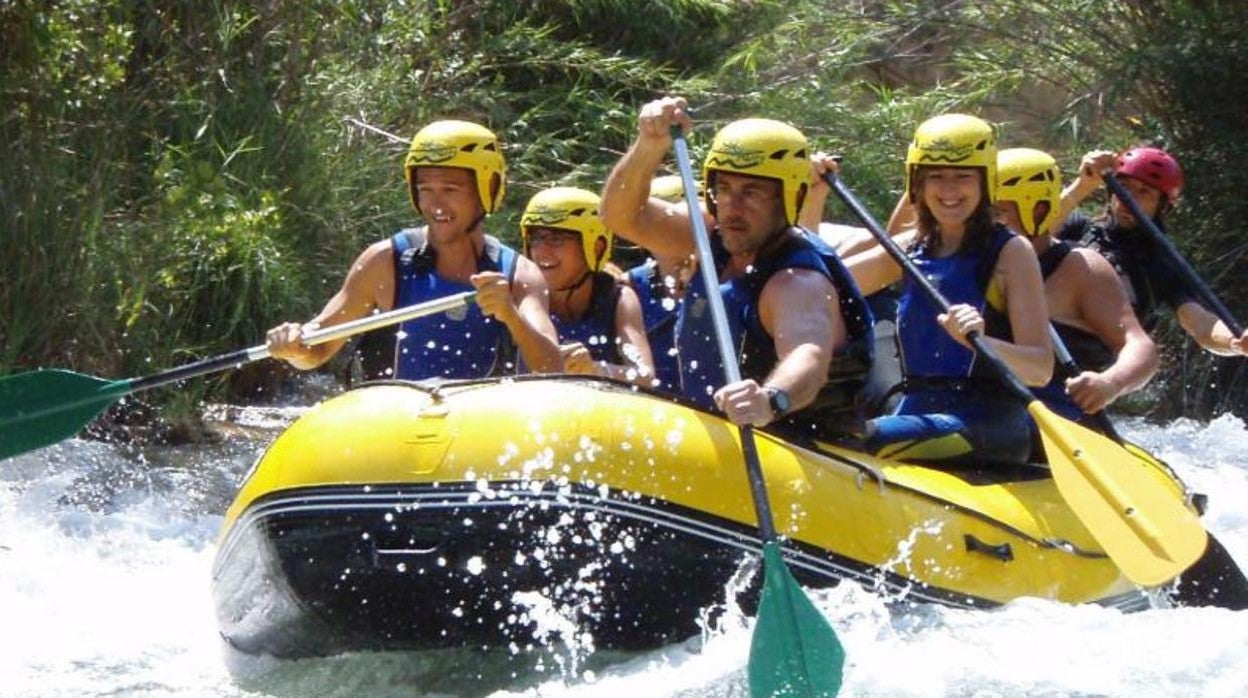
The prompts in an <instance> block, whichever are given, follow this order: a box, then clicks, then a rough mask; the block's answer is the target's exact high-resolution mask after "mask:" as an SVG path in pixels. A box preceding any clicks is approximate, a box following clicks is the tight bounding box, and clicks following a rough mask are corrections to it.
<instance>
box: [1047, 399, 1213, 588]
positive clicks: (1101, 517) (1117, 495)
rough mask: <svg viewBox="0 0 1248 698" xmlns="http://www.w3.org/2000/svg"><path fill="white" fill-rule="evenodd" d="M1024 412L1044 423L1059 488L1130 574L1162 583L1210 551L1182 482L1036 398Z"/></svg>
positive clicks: (1107, 551)
mask: <svg viewBox="0 0 1248 698" xmlns="http://www.w3.org/2000/svg"><path fill="white" fill-rule="evenodd" d="M1027 411H1028V412H1030V413H1031V416H1032V418H1033V419H1035V420H1036V425H1037V426H1038V427H1039V428H1040V436H1041V438H1042V439H1043V441H1044V451H1045V453H1046V454H1047V455H1048V458H1049V467H1050V468H1051V469H1052V471H1053V480H1054V482H1056V483H1057V490H1058V492H1060V493H1061V495H1062V498H1063V499H1064V500H1066V503H1067V504H1069V505H1070V508H1071V510H1072V511H1073V512H1075V515H1076V516H1078V517H1079V520H1080V521H1082V522H1083V525H1084V526H1086V527H1087V529H1088V531H1089V532H1091V534H1092V537H1093V538H1095V539H1096V541H1097V542H1098V543H1100V544H1101V547H1102V548H1104V549H1105V554H1106V555H1109V558H1110V559H1111V560H1113V561H1114V564H1116V565H1118V568H1119V569H1121V570H1122V571H1123V573H1124V574H1126V575H1127V577H1128V578H1129V579H1130V580H1131V581H1133V582H1135V583H1136V584H1139V585H1141V586H1157V585H1159V584H1163V583H1165V582H1168V581H1170V580H1171V579H1174V578H1175V577H1177V576H1178V575H1179V574H1180V573H1182V572H1183V571H1184V570H1186V569H1187V568H1188V567H1190V566H1191V565H1192V563H1194V562H1196V560H1197V559H1199V558H1200V556H1201V555H1202V554H1203V553H1204V552H1205V546H1206V545H1207V544H1208V538H1209V536H1208V534H1207V533H1205V529H1204V526H1202V525H1201V523H1200V518H1199V517H1197V516H1196V513H1195V512H1193V511H1192V510H1191V509H1189V508H1188V507H1187V504H1186V502H1184V500H1183V494H1182V491H1181V490H1180V489H1179V487H1178V485H1177V484H1174V483H1172V482H1170V481H1168V480H1163V479H1159V478H1158V477H1157V474H1156V473H1157V471H1156V470H1155V469H1153V468H1150V467H1149V466H1148V465H1147V464H1146V463H1145V462H1144V461H1141V460H1140V459H1137V458H1136V457H1135V456H1133V455H1131V453H1130V452H1129V451H1127V450H1126V449H1125V448H1123V447H1122V445H1121V444H1119V443H1117V442H1115V441H1113V440H1111V439H1109V438H1106V437H1105V436H1102V435H1101V434H1098V433H1096V432H1094V431H1092V430H1091V429H1087V428H1085V427H1083V426H1080V425H1079V424H1076V423H1074V422H1072V421H1070V420H1067V419H1064V418H1062V417H1059V416H1058V415H1056V414H1054V413H1052V412H1050V411H1049V409H1048V408H1047V407H1045V406H1044V404H1043V403H1041V402H1040V401H1039V400H1033V401H1032V402H1031V403H1030V404H1028V405H1027Z"/></svg>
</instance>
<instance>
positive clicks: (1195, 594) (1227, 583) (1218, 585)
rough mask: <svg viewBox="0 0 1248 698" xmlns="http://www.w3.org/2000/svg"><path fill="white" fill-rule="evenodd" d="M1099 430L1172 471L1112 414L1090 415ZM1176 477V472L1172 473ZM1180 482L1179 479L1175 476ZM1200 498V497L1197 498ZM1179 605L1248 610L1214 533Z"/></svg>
mask: <svg viewBox="0 0 1248 698" xmlns="http://www.w3.org/2000/svg"><path fill="white" fill-rule="evenodd" d="M1049 338H1050V339H1052V340H1053V352H1054V353H1055V354H1056V355H1057V360H1058V362H1059V363H1060V364H1061V367H1062V370H1063V371H1064V372H1065V373H1066V374H1067V375H1068V376H1070V377H1074V376H1077V375H1079V364H1077V363H1075V359H1074V357H1073V356H1071V355H1070V350H1068V349H1067V348H1066V344H1065V343H1064V342H1062V338H1061V337H1060V336H1058V334H1057V330H1056V329H1054V327H1053V326H1052V325H1049ZM1091 416H1092V418H1093V419H1095V420H1096V426H1097V427H1098V428H1100V429H1101V431H1102V432H1104V434H1105V435H1106V436H1108V437H1109V438H1111V439H1113V440H1114V441H1117V442H1118V443H1120V444H1122V446H1123V448H1126V449H1128V450H1130V451H1134V452H1136V453H1137V454H1138V455H1139V457H1141V458H1146V459H1148V460H1150V461H1155V462H1156V463H1157V465H1158V466H1159V467H1163V468H1165V469H1166V470H1170V466H1168V465H1166V464H1165V463H1163V462H1162V461H1160V460H1157V459H1156V458H1154V457H1153V456H1152V455H1151V454H1149V453H1147V452H1146V451H1144V450H1143V449H1141V448H1139V447H1138V446H1135V445H1134V444H1131V443H1129V442H1127V441H1126V440H1125V439H1123V438H1122V436H1121V435H1120V434H1119V433H1118V430H1117V429H1116V428H1114V423H1113V422H1112V421H1110V419H1109V413H1108V412H1106V411H1105V410H1101V411H1100V412H1097V413H1096V414H1094V415H1091ZM1170 472H1171V475H1174V472H1173V471H1170ZM1175 477H1176V478H1177V476H1175ZM1197 496H1200V495H1197ZM1172 598H1173V599H1174V600H1175V601H1176V602H1178V603H1180V604H1182V605H1184V606H1217V607H1219V608H1228V609H1231V610H1233V611H1241V610H1244V609H1245V608H1248V577H1245V576H1244V572H1243V570H1241V569H1240V568H1239V565H1238V564H1237V563H1236V562H1235V558H1233V557H1231V554H1230V553H1229V552H1227V550H1226V548H1225V547H1224V546H1223V545H1222V543H1221V542H1220V541H1219V540H1218V539H1217V537H1216V536H1214V535H1213V534H1212V533H1210V534H1209V544H1208V547H1206V548H1205V552H1204V554H1203V555H1201V556H1200V559H1198V560H1197V561H1196V562H1195V563H1194V564H1193V565H1192V566H1191V567H1188V568H1187V569H1186V570H1184V571H1183V575H1182V576H1181V577H1180V581H1179V585H1178V587H1177V588H1176V589H1175V590H1174V593H1173V597H1172Z"/></svg>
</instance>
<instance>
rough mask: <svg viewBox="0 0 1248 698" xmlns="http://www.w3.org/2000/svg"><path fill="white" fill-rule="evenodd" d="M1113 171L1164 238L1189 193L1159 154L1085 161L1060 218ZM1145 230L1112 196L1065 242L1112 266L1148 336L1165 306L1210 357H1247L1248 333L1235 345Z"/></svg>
mask: <svg viewBox="0 0 1248 698" xmlns="http://www.w3.org/2000/svg"><path fill="white" fill-rule="evenodd" d="M1107 171H1112V172H1114V174H1115V175H1116V176H1117V177H1118V178H1119V180H1121V183H1122V185H1123V186H1124V187H1125V188H1126V190H1127V192H1128V193H1130V194H1131V196H1132V198H1134V199H1135V201H1136V203H1138V204H1139V205H1140V208H1141V209H1142V210H1143V212H1144V213H1145V214H1146V215H1148V216H1149V217H1150V218H1151V219H1152V220H1153V222H1154V223H1156V224H1157V226H1158V228H1160V229H1162V230H1165V217H1166V215H1167V214H1168V213H1169V212H1170V210H1171V209H1173V208H1174V206H1175V205H1176V204H1177V203H1178V200H1179V196H1180V195H1181V194H1182V192H1183V170H1182V169H1181V168H1180V167H1179V163H1178V161H1177V160H1175V159H1174V157H1173V156H1171V155H1170V154H1169V153H1167V152H1166V151H1164V150H1161V149H1159V148H1149V147H1137V148H1131V149H1130V150H1127V151H1125V152H1123V153H1122V154H1121V155H1115V154H1114V153H1111V152H1107V151H1101V150H1098V151H1092V152H1090V153H1088V154H1086V155H1084V157H1083V160H1082V162H1081V163H1080V165H1079V177H1078V178H1077V179H1076V180H1075V181H1074V182H1072V183H1071V184H1070V186H1068V187H1066V189H1065V190H1063V191H1062V209H1061V212H1062V213H1063V214H1065V213H1067V212H1070V211H1074V209H1075V208H1076V207H1077V206H1078V205H1079V204H1080V203H1081V202H1082V201H1083V200H1084V199H1086V198H1087V197H1088V196H1089V195H1090V194H1092V192H1094V191H1096V190H1097V188H1099V187H1100V186H1101V185H1102V184H1104V179H1103V178H1102V173H1104V172H1107ZM1059 220H1060V219H1059ZM1142 226H1143V223H1141V222H1140V221H1137V220H1136V219H1135V216H1134V215H1132V213H1131V211H1130V209H1129V208H1128V206H1127V205H1126V204H1125V203H1124V202H1122V201H1120V200H1119V199H1118V197H1117V196H1113V195H1111V196H1110V198H1109V205H1108V206H1107V207H1106V209H1105V212H1104V213H1103V214H1102V215H1100V216H1098V217H1096V218H1088V217H1087V216H1084V215H1083V214H1080V213H1074V214H1072V215H1071V216H1070V218H1069V219H1067V220H1066V223H1065V225H1064V226H1063V227H1062V229H1061V231H1060V234H1059V237H1060V238H1061V239H1063V240H1069V241H1071V242H1074V243H1075V244H1077V245H1080V246H1083V247H1090V248H1092V249H1094V250H1096V251H1097V252H1100V253H1101V254H1102V255H1104V256H1105V258H1106V259H1107V260H1109V262H1110V264H1112V265H1113V266H1114V269H1115V271H1117V272H1118V275H1119V277H1121V279H1122V282H1123V284H1124V286H1125V288H1126V290H1127V294H1128V295H1129V296H1130V298H1131V304H1132V306H1134V308H1135V314H1136V316H1137V317H1138V318H1139V320H1140V323H1141V324H1142V325H1143V326H1144V328H1145V329H1146V330H1148V331H1150V332H1151V331H1152V329H1153V328H1154V327H1155V326H1156V324H1157V320H1158V319H1159V317H1160V316H1159V311H1160V306H1161V305H1163V304H1164V305H1168V306H1170V308H1171V309H1172V310H1174V314H1175V318H1176V319H1178V321H1179V326H1181V327H1182V328H1183V331H1184V332H1186V333H1187V334H1188V336H1190V337H1191V338H1192V339H1194V340H1196V342H1197V343H1198V344H1199V345H1200V346H1202V347H1204V348H1205V350H1207V351H1209V352H1212V353H1214V354H1220V355H1223V356H1243V355H1246V354H1248V332H1245V333H1243V334H1241V335H1239V336H1238V337H1236V336H1235V334H1234V333H1233V332H1231V330H1230V329H1229V328H1228V327H1227V326H1226V324H1225V323H1223V322H1222V321H1221V320H1219V319H1218V317H1217V316H1216V315H1215V314H1214V313H1213V312H1211V311H1210V310H1209V309H1208V308H1206V307H1205V306H1204V305H1203V304H1201V303H1200V301H1198V300H1197V298H1198V295H1197V294H1196V293H1195V292H1194V291H1193V290H1192V289H1191V288H1189V286H1188V284H1187V283H1186V282H1185V281H1184V279H1183V277H1182V276H1181V275H1180V274H1178V273H1177V272H1176V271H1175V270H1174V269H1172V268H1171V267H1170V266H1168V264H1167V263H1166V258H1165V256H1164V255H1163V253H1162V252H1161V250H1159V249H1158V245H1157V244H1156V243H1154V242H1153V241H1152V240H1151V239H1150V238H1149V237H1148V236H1147V235H1145V234H1144V231H1143V230H1141V228H1142Z"/></svg>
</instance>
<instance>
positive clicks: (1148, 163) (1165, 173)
mask: <svg viewBox="0 0 1248 698" xmlns="http://www.w3.org/2000/svg"><path fill="white" fill-rule="evenodd" d="M1118 174H1120V175H1123V176H1125V177H1131V178H1133V179H1138V180H1140V181H1141V182H1143V183H1145V184H1147V185H1149V186H1151V187H1153V188H1155V189H1157V190H1158V191H1160V192H1161V193H1162V194H1165V195H1166V199H1168V200H1169V201H1170V203H1174V202H1175V201H1176V200H1178V198H1179V194H1181V193H1183V170H1182V169H1180V168H1179V162H1178V161H1177V160H1175V159H1174V158H1173V157H1171V156H1170V154H1169V153H1167V152H1166V151H1164V150H1161V149H1160V148H1132V149H1131V150H1128V151H1127V152H1125V153H1123V154H1122V155H1119V156H1118Z"/></svg>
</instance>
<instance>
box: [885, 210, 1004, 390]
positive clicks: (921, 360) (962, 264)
mask: <svg viewBox="0 0 1248 698" xmlns="http://www.w3.org/2000/svg"><path fill="white" fill-rule="evenodd" d="M1013 237H1015V236H1014V233H1011V232H1010V231H1009V230H1008V229H1007V228H1005V227H1004V226H994V228H993V233H992V235H991V236H990V237H989V239H988V242H987V244H986V245H984V246H983V248H981V249H980V250H972V251H965V250H960V251H958V252H955V253H954V254H951V255H948V256H945V257H933V256H931V255H930V254H929V253H928V251H927V250H926V249H923V248H919V249H917V250H915V251H913V252H912V253H911V255H910V256H911V259H912V260H913V261H914V264H915V266H916V267H918V270H919V272H920V273H922V274H923V275H924V276H925V277H927V278H928V279H929V280H930V281H931V282H932V284H933V285H935V286H936V288H937V289H939V290H940V292H941V293H942V294H943V295H944V296H945V298H946V299H948V301H949V303H950V304H952V305H957V304H959V303H965V304H967V305H970V306H973V307H975V308H976V309H977V310H979V312H980V313H981V314H982V315H983V316H984V323H985V326H986V328H987V334H988V335H989V336H993V337H998V338H1004V337H1003V334H1004V333H1003V332H1001V331H1000V330H999V329H998V328H1000V326H1001V323H1000V322H999V321H996V322H994V319H993V318H991V317H990V316H992V315H997V316H998V317H1000V313H999V312H998V310H997V309H995V308H993V307H990V306H989V304H988V297H987V295H986V294H987V293H988V290H987V289H988V286H989V283H990V282H991V279H992V272H993V270H994V269H995V268H996V263H997V258H998V257H1000V256H1001V248H1003V247H1004V246H1005V244H1006V243H1007V242H1009V241H1010V239H1012V238H1013ZM939 314H940V310H939V309H938V308H937V307H936V306H935V305H934V304H933V303H932V302H931V301H929V300H928V299H927V296H926V295H925V294H924V293H923V291H922V289H920V288H919V285H918V284H917V283H915V281H914V280H913V279H912V278H910V276H909V275H906V277H905V280H904V286H903V289H902V295H901V302H900V304H899V305H898V306H897V338H898V341H899V343H900V345H901V366H902V371H903V373H904V374H905V376H906V378H907V379H910V378H969V377H971V375H972V373H973V372H974V363H975V353H974V352H972V351H971V350H970V349H967V348H966V347H964V346H962V345H961V344H959V343H958V342H957V341H956V340H954V338H953V337H950V336H949V333H948V332H945V330H944V328H943V327H941V326H940V323H938V322H936V316H937V315H939ZM1006 327H1007V328H1008V323H1007V324H1006ZM994 330H996V331H994Z"/></svg>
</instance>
